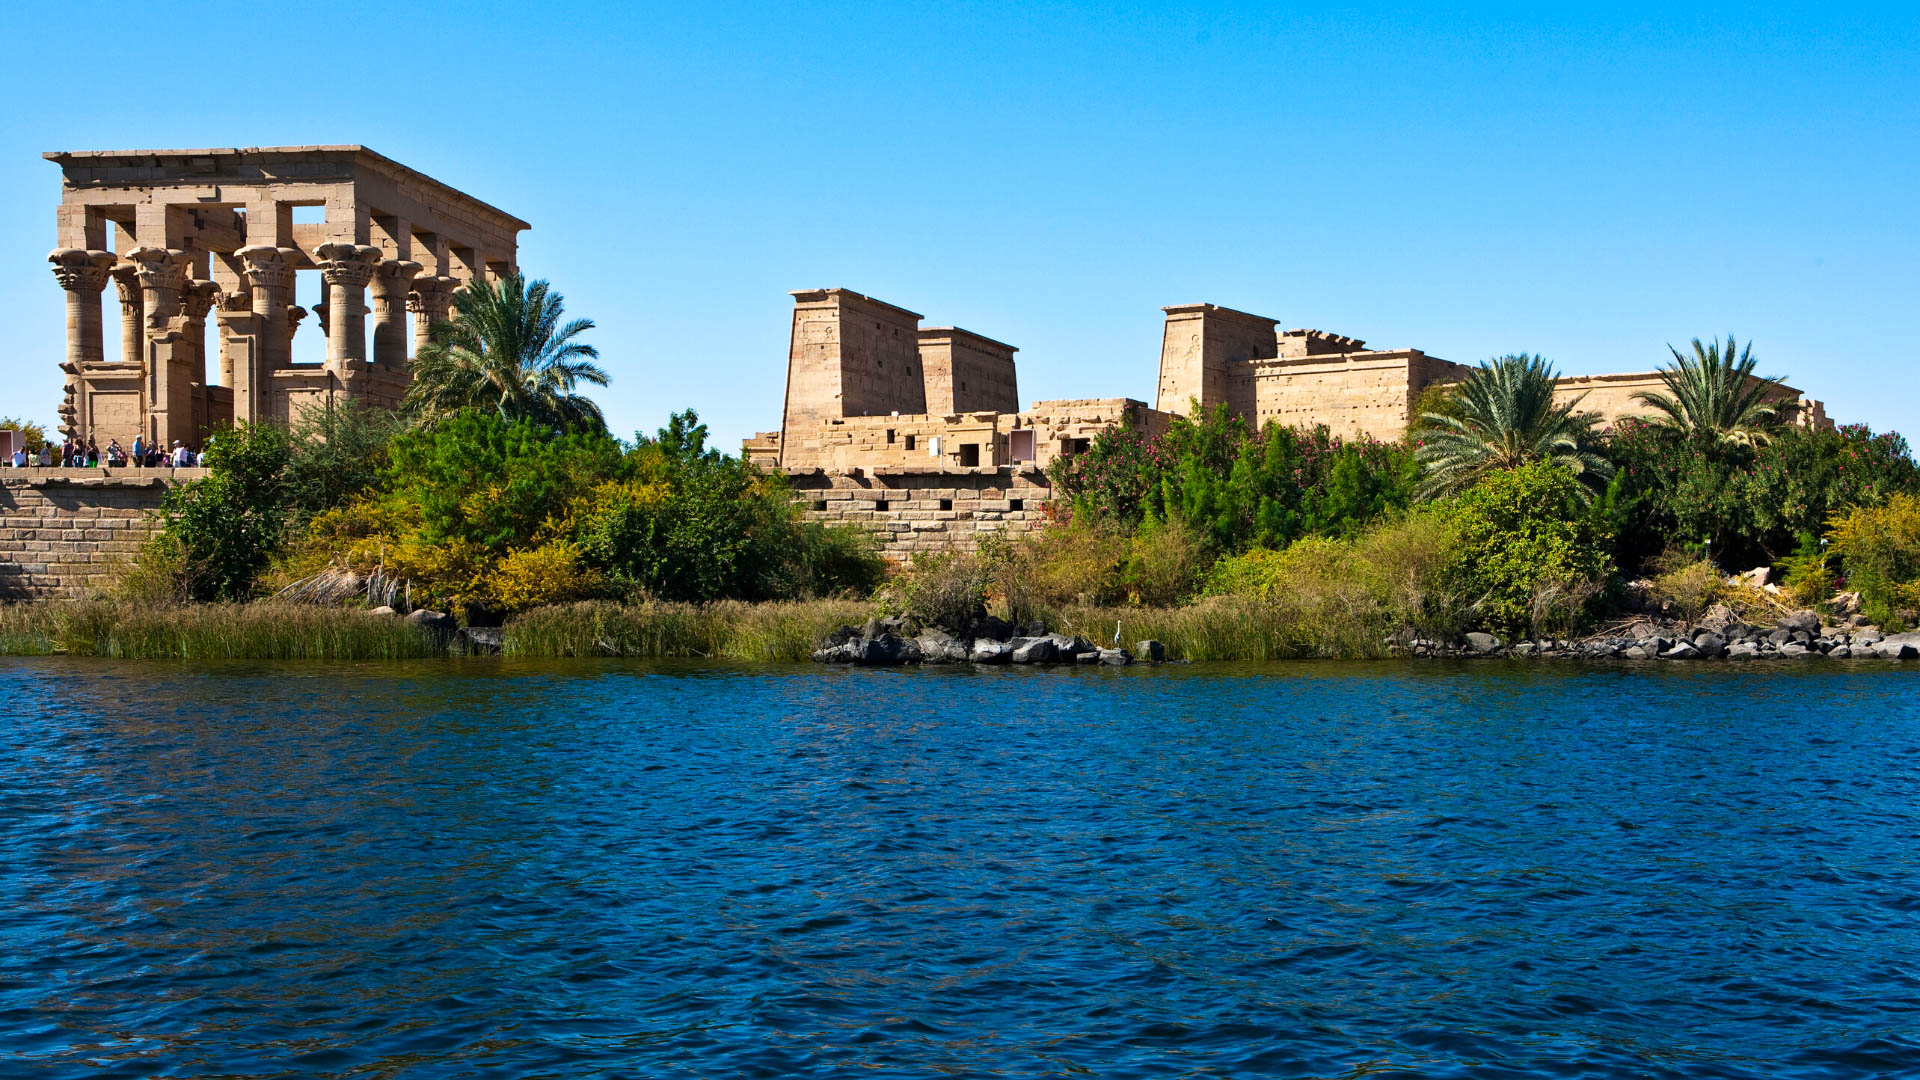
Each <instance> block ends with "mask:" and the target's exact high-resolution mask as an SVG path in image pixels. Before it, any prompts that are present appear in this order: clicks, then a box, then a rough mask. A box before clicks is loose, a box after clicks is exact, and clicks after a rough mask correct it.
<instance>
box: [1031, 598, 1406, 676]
mask: <svg viewBox="0 0 1920 1080" xmlns="http://www.w3.org/2000/svg"><path fill="white" fill-rule="evenodd" d="M1053 624H1054V628H1055V629H1056V630H1058V631H1059V632H1060V633H1063V634H1078V635H1080V636H1082V637H1084V638H1086V639H1087V640H1088V641H1092V642H1094V643H1096V644H1100V645H1108V644H1111V643H1112V641H1113V632H1114V627H1115V625H1116V624H1118V625H1119V627H1120V641H1121V644H1122V645H1124V646H1125V647H1127V648H1129V649H1131V648H1133V647H1134V645H1135V644H1137V643H1138V642H1141V641H1145V640H1147V639H1149V638H1151V639H1153V640H1155V641H1158V642H1160V643H1161V644H1162V645H1164V646H1166V649H1167V656H1168V658H1169V659H1174V660H1200V661H1207V660H1296V659H1303V658H1309V657H1327V658H1350V659H1359V658H1367V657H1379V656H1385V655H1386V654H1387V648H1386V643H1385V636H1386V635H1385V633H1383V630H1384V629H1385V628H1384V627H1383V626H1382V625H1381V624H1380V623H1379V622H1378V621H1377V620H1375V619H1372V618H1368V617H1366V616H1365V615H1362V614H1359V613H1355V614H1354V615H1353V616H1352V617H1341V616H1340V615H1339V614H1332V615H1330V614H1329V613H1328V612H1327V611H1325V610H1324V609H1323V608H1320V607H1318V606H1316V607H1314V608H1310V609H1302V608H1301V607H1299V606H1295V605H1289V604H1276V603H1274V602H1272V601H1270V600H1266V599H1262V598H1256V597H1249V596H1214V597H1207V598H1205V599H1201V600H1196V601H1194V602H1193V603H1191V604H1185V605H1182V606H1179V607H1158V608H1150V607H1068V608H1063V609H1061V610H1059V611H1058V612H1057V613H1056V617H1055V619H1054V620H1053Z"/></svg>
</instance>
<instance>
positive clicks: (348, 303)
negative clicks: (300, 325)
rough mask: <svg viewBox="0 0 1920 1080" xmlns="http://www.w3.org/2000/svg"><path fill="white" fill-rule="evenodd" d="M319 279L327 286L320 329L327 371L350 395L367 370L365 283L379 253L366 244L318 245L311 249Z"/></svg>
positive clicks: (376, 263) (377, 261)
mask: <svg viewBox="0 0 1920 1080" xmlns="http://www.w3.org/2000/svg"><path fill="white" fill-rule="evenodd" d="M313 253H314V255H315V256H316V259H315V261H317V262H318V263H319V264H320V273H321V277H322V278H323V279H324V280H325V281H326V283H327V304H326V311H325V312H324V313H322V315H321V319H322V323H321V325H322V326H324V327H326V331H327V367H328V368H329V369H331V370H332V371H333V373H334V376H335V377H336V378H338V379H339V380H340V381H341V382H342V383H345V384H346V385H347V387H348V388H349V392H350V396H351V392H352V391H354V390H355V389H357V387H358V384H359V382H360V377H361V376H362V375H363V374H364V373H365V371H366V367H367V310H368V309H367V301H366V296H367V282H369V281H371V280H372V279H373V271H374V267H375V266H376V265H378V264H379V262H380V258H381V256H380V249H379V248H377V247H373V246H372V245H370V244H342V243H331V244H321V245H320V246H319V247H318V248H315V249H314V252H313Z"/></svg>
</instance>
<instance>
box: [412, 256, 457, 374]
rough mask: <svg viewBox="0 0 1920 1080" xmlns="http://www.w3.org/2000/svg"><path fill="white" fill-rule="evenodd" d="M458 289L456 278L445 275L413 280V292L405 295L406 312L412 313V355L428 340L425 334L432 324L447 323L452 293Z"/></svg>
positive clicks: (416, 353)
mask: <svg viewBox="0 0 1920 1080" xmlns="http://www.w3.org/2000/svg"><path fill="white" fill-rule="evenodd" d="M459 287H460V281H459V279H458V278H450V277H448V276H446V275H445V274H435V275H433V276H431V277H417V278H414V279H413V291H412V292H410V293H408V294H407V310H408V311H411V312H413V314H414V320H413V355H415V356H419V355H420V350H421V349H423V348H425V347H426V344H427V342H428V341H429V340H430V339H429V338H428V337H427V332H428V330H429V329H431V328H432V326H433V324H434V323H437V322H445V321H447V317H448V311H449V310H450V309H451V308H452V307H453V292H454V290H455V289H458V288H459Z"/></svg>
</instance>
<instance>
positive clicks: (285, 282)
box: [233, 244, 306, 423]
mask: <svg viewBox="0 0 1920 1080" xmlns="http://www.w3.org/2000/svg"><path fill="white" fill-rule="evenodd" d="M234 254H235V255H237V256H238V257H239V259H240V273H241V274H242V276H244V277H245V278H246V279H247V285H248V287H249V291H250V292H251V293H252V299H253V363H252V364H250V365H247V369H246V370H244V371H242V370H241V369H240V368H239V367H237V366H236V367H235V368H234V372H233V419H234V422H235V423H238V422H239V421H240V419H241V418H242V417H245V418H246V419H248V420H249V421H252V422H255V423H258V422H259V421H261V420H264V419H266V418H267V417H269V416H271V415H273V410H272V402H271V400H270V399H269V394H270V393H271V391H270V390H269V387H270V386H271V385H272V378H273V373H274V372H276V371H279V370H281V369H282V368H285V367H286V366H287V365H289V364H291V363H293V330H294V327H296V326H298V325H300V320H299V319H298V318H293V317H289V314H288V310H289V309H292V310H293V311H299V312H300V314H301V315H303V316H304V315H305V314H306V312H305V311H304V310H301V309H300V307H299V306H298V305H296V304H294V303H293V278H294V270H295V269H296V268H297V267H298V266H299V262H300V252H299V251H298V250H297V249H295V248H283V247H274V246H272V245H269V244H251V245H248V246H247V247H243V248H241V249H240V250H239V251H237V252H235V253H234Z"/></svg>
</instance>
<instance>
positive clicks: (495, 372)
mask: <svg viewBox="0 0 1920 1080" xmlns="http://www.w3.org/2000/svg"><path fill="white" fill-rule="evenodd" d="M453 309H454V310H453V318H451V319H449V320H447V321H446V322H440V323H434V324H433V325H432V326H431V327H429V328H428V330H427V344H426V345H423V346H421V348H420V354H419V355H418V356H416V357H414V360H413V385H412V386H411V387H409V388H408V390H407V397H406V408H407V409H408V410H409V411H410V412H412V413H413V414H414V415H416V416H419V417H422V418H426V419H433V418H437V417H442V416H447V415H450V414H452V413H456V412H459V411H460V410H461V409H479V410H482V411H488V412H498V413H499V414H500V415H501V416H502V417H505V418H506V419H508V420H531V421H533V422H534V423H537V424H545V425H550V426H552V427H554V428H568V429H574V428H586V429H590V430H600V431H604V430H605V429H606V426H607V425H606V419H605V417H603V416H602V415H601V413H600V406H598V405H596V404H594V403H593V400H592V399H591V398H588V397H586V396H585V395H583V394H580V393H578V392H577V388H578V387H579V385H580V384H581V383H591V384H593V385H594V386H605V385H607V382H608V377H607V373H606V372H605V371H603V370H602V369H601V368H600V366H599V365H597V364H595V363H593V361H595V360H597V359H599V357H600V354H599V352H598V351H596V350H595V349H594V347H593V346H591V345H588V344H586V343H585V342H582V341H577V340H575V339H576V338H578V337H579V336H580V335H581V334H583V333H585V332H586V331H588V330H591V329H593V320H591V319H575V320H573V321H572V322H570V323H566V324H565V325H562V324H561V322H560V318H561V316H562V315H564V314H565V313H566V306H565V304H564V302H563V300H562V298H561V296H560V294H559V293H557V292H554V291H553V290H552V289H551V288H549V287H548V285H547V283H546V282H544V281H535V282H528V281H527V280H526V279H525V278H524V277H522V276H521V275H520V274H519V273H518V272H517V271H516V272H514V273H512V274H508V275H507V276H506V277H504V278H501V279H500V280H499V281H498V282H488V281H475V282H472V283H470V284H469V285H468V286H467V287H466V288H465V289H462V290H461V291H460V292H458V293H456V294H454V298H453Z"/></svg>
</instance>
